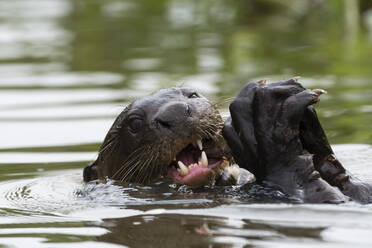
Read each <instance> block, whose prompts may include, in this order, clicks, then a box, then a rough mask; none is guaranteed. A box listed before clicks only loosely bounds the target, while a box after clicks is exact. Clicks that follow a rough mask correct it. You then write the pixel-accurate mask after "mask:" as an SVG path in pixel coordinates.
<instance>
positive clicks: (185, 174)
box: [167, 139, 228, 186]
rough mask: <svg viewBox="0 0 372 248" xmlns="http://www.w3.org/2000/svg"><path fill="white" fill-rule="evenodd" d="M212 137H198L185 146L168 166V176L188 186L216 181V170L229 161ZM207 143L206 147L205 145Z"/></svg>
mask: <svg viewBox="0 0 372 248" xmlns="http://www.w3.org/2000/svg"><path fill="white" fill-rule="evenodd" d="M211 143H212V144H213V143H214V142H213V141H212V140H210V139H198V140H196V141H195V142H192V143H191V144H189V145H187V146H186V147H185V148H183V149H182V150H181V151H180V152H179V153H178V154H177V155H176V157H175V159H174V161H173V162H172V163H171V164H170V165H169V166H168V169H167V176H168V177H169V178H171V179H172V180H173V181H176V182H178V183H181V184H185V185H188V186H203V185H209V184H211V183H212V182H213V181H214V178H215V174H216V170H217V169H218V168H219V167H220V166H221V165H223V164H226V163H228V161H227V159H226V157H224V155H223V152H222V149H219V148H218V146H217V145H214V146H212V148H211V147H210V144H211ZM205 144H209V146H208V145H207V147H206V149H203V146H205Z"/></svg>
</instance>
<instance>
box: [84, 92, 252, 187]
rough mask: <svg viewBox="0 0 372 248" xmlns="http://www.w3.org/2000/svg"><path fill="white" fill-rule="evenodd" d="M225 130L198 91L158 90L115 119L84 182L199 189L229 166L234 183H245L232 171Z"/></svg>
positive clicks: (217, 116) (85, 171)
mask: <svg viewBox="0 0 372 248" xmlns="http://www.w3.org/2000/svg"><path fill="white" fill-rule="evenodd" d="M223 125H224V122H223V120H222V118H221V115H220V114H219V112H218V111H217V109H216V107H215V106H214V105H213V104H212V103H211V102H209V101H208V100H207V99H206V98H205V97H203V96H201V95H200V94H199V93H197V92H196V91H194V90H191V89H186V88H171V89H163V90H160V91H158V92H156V93H154V94H152V95H150V96H147V97H144V98H142V99H138V100H136V101H134V102H133V103H132V104H130V105H129V106H127V107H126V108H125V109H124V111H123V112H122V113H121V114H120V115H119V116H118V117H117V119H116V120H115V122H114V124H113V125H112V127H111V128H110V130H109V131H108V134H107V136H106V138H105V140H104V142H103V144H102V146H101V148H100V151H99V155H98V158H97V160H96V161H95V162H93V163H92V164H91V165H89V166H87V167H86V168H85V169H84V180H85V181H91V180H95V179H104V178H105V177H109V178H111V179H115V180H119V181H123V182H138V183H148V182H150V181H153V180H155V179H156V178H159V177H160V176H165V177H168V178H171V179H172V180H173V181H176V182H178V183H181V184H186V185H189V186H201V185H207V184H211V183H213V182H214V180H215V179H216V176H218V175H219V174H220V173H219V171H220V168H226V167H227V168H228V169H227V170H226V171H227V172H228V171H232V174H235V175H236V176H235V178H236V180H235V181H242V180H243V179H244V178H248V177H249V176H248V175H249V174H248V173H247V172H244V171H243V170H240V169H238V168H236V166H232V167H231V168H230V167H229V164H230V162H231V160H232V157H231V155H230V152H229V148H228V147H227V145H226V142H225V141H224V139H223V137H222V135H221V130H222V127H223ZM234 171H235V173H234ZM236 171H238V173H237V172H236ZM225 174H226V173H223V174H221V175H225ZM238 174H239V175H238ZM245 175H247V176H245ZM222 178H223V177H222ZM229 178H231V177H227V178H226V179H225V180H223V182H226V181H228V180H229ZM219 181H221V180H219Z"/></svg>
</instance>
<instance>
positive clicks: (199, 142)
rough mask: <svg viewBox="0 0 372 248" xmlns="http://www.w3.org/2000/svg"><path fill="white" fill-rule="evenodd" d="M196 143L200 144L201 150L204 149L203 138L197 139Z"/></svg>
mask: <svg viewBox="0 0 372 248" xmlns="http://www.w3.org/2000/svg"><path fill="white" fill-rule="evenodd" d="M196 144H197V145H198V147H199V149H200V151H202V150H203V144H202V141H201V139H199V140H197V141H196Z"/></svg>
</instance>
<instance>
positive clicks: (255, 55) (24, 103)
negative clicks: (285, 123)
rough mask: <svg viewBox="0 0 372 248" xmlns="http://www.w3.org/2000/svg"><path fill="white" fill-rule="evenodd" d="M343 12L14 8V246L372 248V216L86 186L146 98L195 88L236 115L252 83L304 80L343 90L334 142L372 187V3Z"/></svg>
mask: <svg viewBox="0 0 372 248" xmlns="http://www.w3.org/2000/svg"><path fill="white" fill-rule="evenodd" d="M341 2H343V1H333V0H330V1H294V0H290V1H286V2H285V3H284V2H280V1H271V0H264V1H233V2H227V1H222V0H217V1H211V0H205V1H189V0H167V1H165V0H159V1H152V0H140V1H134V0H107V1H99V0H82V1H72V0H33V1H26V0H12V1H7V0H0V75H1V76H0V130H1V131H0V193H1V194H0V195H1V197H0V246H1V245H4V246H9V247H66V246H67V245H68V246H69V247H124V246H129V247H148V246H153V247H174V246H182V247H185V246H187V247H193V246H195V247H196V246H202V247H204V246H209V247H255V246H262V247H274V246H275V247H291V246H293V247H313V246H315V245H316V246H317V247H318V246H319V247H349V246H350V245H351V244H353V245H357V246H358V247H370V246H371V241H370V239H369V236H368V234H369V232H370V231H371V230H372V226H371V224H370V223H371V218H372V214H371V213H372V212H371V209H370V206H359V205H353V204H351V205H346V206H345V205H344V206H329V205H296V204H291V203H290V202H291V199H287V198H285V197H284V196H282V195H280V194H275V192H274V193H273V194H272V195H270V196H267V195H265V189H261V188H254V187H253V188H249V187H248V188H243V189H241V188H226V189H206V190H204V191H190V190H189V189H187V188H184V187H181V188H178V187H175V186H174V185H168V184H162V183H159V184H157V185H152V186H149V187H145V186H140V185H125V186H119V185H115V184H112V183H109V184H107V185H90V184H88V185H83V184H82V182H81V180H82V175H81V173H82V168H83V166H84V165H85V164H87V163H88V162H89V161H92V160H94V159H95V157H96V151H97V149H98V147H99V144H100V142H101V141H102V140H103V138H104V135H105V134H106V132H107V130H108V128H109V127H110V125H111V123H112V121H113V119H114V118H115V116H116V115H117V114H118V113H120V112H121V111H122V109H123V108H124V107H125V106H126V105H127V104H128V103H129V102H130V101H132V100H134V99H136V98H139V97H141V96H144V95H146V94H149V93H151V92H153V91H156V90H157V89H160V88H164V87H172V86H186V87H192V88H195V89H197V90H199V91H200V92H202V93H203V94H204V95H206V96H207V97H209V98H210V99H212V100H213V101H214V102H216V103H220V108H221V109H222V110H223V111H224V110H225V109H227V106H228V102H226V101H225V100H226V99H228V98H230V97H232V96H234V95H235V94H236V93H237V92H238V90H239V89H240V88H241V87H242V85H243V84H244V83H246V82H247V81H250V80H253V79H262V78H269V79H270V80H277V79H283V78H288V77H292V76H295V75H301V76H302V79H301V82H302V83H303V84H304V85H305V86H306V87H310V88H324V89H326V90H327V91H328V93H329V94H328V95H327V96H324V97H323V98H322V102H321V103H320V104H318V106H317V109H318V112H319V114H320V117H321V121H322V123H323V124H324V127H325V129H326V131H327V133H328V135H329V138H330V140H331V142H332V143H334V144H335V143H338V144H346V145H337V146H335V149H336V152H337V154H338V156H339V158H340V159H341V161H343V162H344V163H345V164H346V165H347V167H348V168H350V169H351V171H353V172H354V173H355V174H356V175H358V176H359V177H361V178H364V179H370V180H372V171H371V169H370V167H368V166H369V165H371V164H372V159H371V157H370V155H371V154H372V153H371V151H372V148H371V146H369V145H348V144H350V143H359V144H371V143H372V129H371V125H370V123H372V115H371V112H372V83H371V75H372V71H371V69H370V68H371V67H372V61H371V59H370V58H371V56H372V43H371V38H370V37H372V35H371V30H372V25H371V18H372V12H371V10H368V7H371V6H370V4H369V3H368V1H363V0H361V1H360V4H361V5H360V10H361V14H360V15H359V16H357V17H355V16H354V17H353V15H351V16H349V15H348V17H345V16H343V15H344V13H345V11H344V9H343V8H344V7H343V5H342V4H340V3H341ZM355 2H356V1H352V0H350V1H349V3H348V4H351V5H349V6H348V8H349V9H353V8H354V7H355V6H354V5H353V4H354V3H355ZM350 6H351V7H350ZM353 6H354V7H353ZM346 12H347V11H346ZM354 14H355V13H354ZM353 18H354V19H353ZM355 20H356V21H355ZM358 21H359V22H360V25H361V26H362V28H360V29H350V27H353V25H354V27H355V25H358V24H355V23H358ZM350 30H357V31H350ZM358 30H359V31H358ZM262 197H263V198H262ZM265 197H266V198H265ZM270 200H271V201H270ZM276 201H279V202H283V203H282V204H276V203H275V202H276ZM262 202H266V203H267V204H260V203H262ZM268 202H271V203H270V204H268ZM284 202H286V203H284ZM350 227H352V228H350Z"/></svg>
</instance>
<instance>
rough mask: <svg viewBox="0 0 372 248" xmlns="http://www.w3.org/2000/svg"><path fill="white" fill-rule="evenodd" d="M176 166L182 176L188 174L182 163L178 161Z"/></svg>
mask: <svg viewBox="0 0 372 248" xmlns="http://www.w3.org/2000/svg"><path fill="white" fill-rule="evenodd" d="M178 166H179V167H180V170H179V173H181V175H182V176H186V175H187V174H189V169H188V168H187V166H186V165H185V164H184V163H182V161H178Z"/></svg>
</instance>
